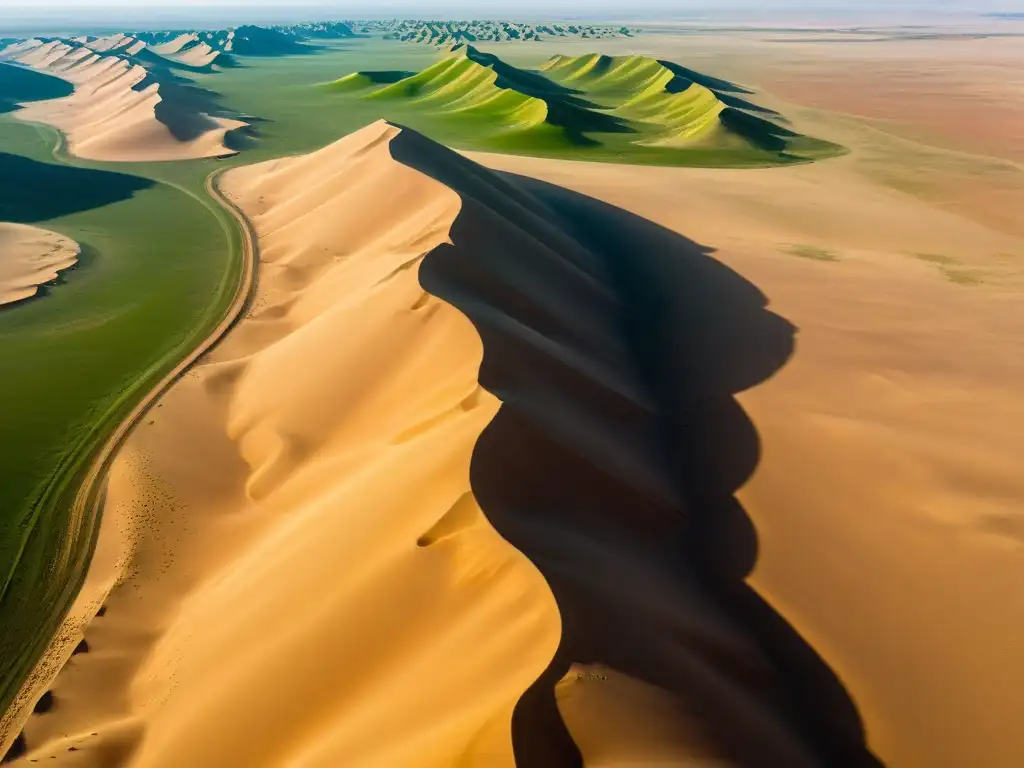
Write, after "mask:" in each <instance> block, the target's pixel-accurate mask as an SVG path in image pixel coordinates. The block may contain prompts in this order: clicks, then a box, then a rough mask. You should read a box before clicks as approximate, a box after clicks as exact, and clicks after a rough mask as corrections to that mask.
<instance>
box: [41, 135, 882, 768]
mask: <svg viewBox="0 0 1024 768" xmlns="http://www.w3.org/2000/svg"><path fill="white" fill-rule="evenodd" d="M223 189H224V191H225V193H226V194H227V195H228V196H229V198H230V199H231V200H233V201H234V202H235V203H236V204H237V205H238V206H239V208H240V209H241V210H242V211H243V212H244V213H245V214H246V216H247V217H248V218H249V220H250V221H251V222H252V225H253V227H254V229H255V232H256V234H257V235H258V238H259V243H260V251H261V255H260V263H261V272H260V279H259V288H258V292H257V294H256V297H255V299H254V301H253V304H252V307H251V310H250V312H249V314H248V315H247V316H246V317H245V319H244V320H243V321H242V322H241V323H240V324H239V325H238V326H237V327H236V329H235V330H234V331H233V332H232V334H231V335H230V336H229V337H228V338H227V339H226V340H225V342H224V343H223V344H222V345H221V346H219V347H218V348H217V349H216V350H214V351H213V353H212V354H210V355H209V356H207V357H206V358H205V359H204V360H203V362H202V363H201V364H199V365H198V366H197V367H196V368H194V369H193V371H192V372H191V373H190V374H189V375H188V376H187V377H185V378H184V379H183V380H182V381H181V382H179V383H178V384H177V385H176V386H175V387H174V388H173V389H172V390H171V392H170V393H169V394H168V395H167V396H166V397H165V398H164V399H163V401H162V404H161V406H160V407H159V408H157V409H156V410H155V411H154V412H153V413H152V416H151V418H150V420H149V421H147V422H146V423H145V424H144V425H142V426H140V427H139V428H138V430H137V431H136V432H135V433H134V435H133V436H132V437H131V439H130V440H129V441H128V443H127V444H126V447H125V449H124V451H123V453H122V454H121V456H120V458H119V459H118V461H117V462H116V464H115V466H114V469H113V472H112V476H111V480H110V487H109V492H108V496H107V504H106V509H105V513H104V521H103V530H102V532H101V536H100V542H99V545H98V553H97V557H96V559H95V561H94V564H93V568H92V570H91V571H90V575H89V582H88V583H87V585H86V590H85V594H86V595H87V597H89V596H94V597H93V598H92V599H94V600H95V602H96V604H97V605H99V604H100V603H103V605H104V606H105V608H106V610H105V611H104V615H103V616H102V617H97V618H96V619H95V620H94V621H93V622H92V623H91V624H90V625H89V626H88V627H87V628H86V629H85V632H84V636H85V640H86V641H87V644H88V648H89V649H90V652H89V653H88V654H81V655H79V656H76V657H75V658H73V659H72V660H71V661H70V662H69V664H70V666H72V667H73V672H74V674H62V675H60V676H58V678H57V680H56V684H55V685H54V687H53V689H52V692H53V695H54V697H55V699H56V701H58V702H66V703H65V704H64V706H59V707H57V708H56V709H55V710H54V711H53V712H52V713H48V714H46V715H45V716H43V717H38V718H32V719H31V720H30V722H29V724H28V727H27V728H26V730H25V744H26V745H27V750H28V753H27V756H28V757H30V758H31V759H42V758H50V757H51V756H55V757H56V758H57V761H56V762H55V763H54V764H56V765H61V764H62V758H64V757H65V755H66V752H67V751H68V749H69V748H70V747H74V748H75V752H74V760H75V761H76V762H75V765H87V766H101V765H102V766H113V765H117V766H120V765H132V766H146V767H147V768H150V767H156V768H159V767H161V766H168V767H171V766H173V767H175V768H177V767H178V766H182V765H190V766H224V765H246V766H254V767H256V766H264V765H265V766H268V768H269V766H276V765H282V764H299V765H310V766H406V765H410V766H411V765H415V766H417V767H419V766H422V767H423V768H432V767H434V766H436V768H448V767H449V766H453V765H459V766H465V767H466V768H473V767H477V768H501V767H502V766H505V767H506V768H512V766H516V765H518V766H520V767H521V768H523V767H525V766H529V767H530V768H533V767H534V766H544V765H558V766H563V765H564V766H573V765H586V766H606V767H611V766H632V765H637V764H639V762H641V761H643V762H645V764H666V765H669V764H671V765H680V764H695V763H696V764H703V765H717V766H736V767H737V768H738V767H739V766H755V765H764V766H778V765H786V766H789V767H790V768H800V767H801V766H807V767H808V768H810V767H811V766H817V765H821V764H824V763H823V762H822V757H821V755H820V754H819V753H818V747H817V745H814V744H812V743H811V741H810V740H808V739H806V738H805V737H806V735H807V734H806V732H804V731H802V729H801V727H798V726H797V725H796V724H795V719H794V718H793V712H792V701H790V699H789V698H788V691H787V689H786V686H785V681H784V680H783V678H782V677H781V675H780V674H779V672H780V671H779V670H778V669H776V668H775V666H774V664H773V661H772V660H771V659H770V658H769V657H767V656H765V655H764V654H763V653H762V652H761V650H760V649H759V648H758V646H757V644H756V643H755V642H754V641H753V640H752V639H751V638H750V637H749V636H748V635H747V634H746V632H745V631H744V630H743V629H742V628H741V627H738V626H737V625H736V624H735V623H734V622H733V620H732V619H730V618H729V617H728V616H727V615H726V613H725V612H723V611H722V610H721V609H720V608H719V607H718V606H717V605H716V604H715V601H714V600H713V599H711V597H710V596H709V595H708V594H706V593H705V591H704V589H703V585H702V583H701V582H700V581H699V579H698V578H697V577H696V576H695V574H694V573H693V572H692V571H691V570H690V568H689V567H688V565H687V563H686V562H685V561H684V559H683V555H684V551H685V550H684V548H683V547H682V546H681V545H680V541H681V540H682V539H683V538H684V536H685V529H684V522H685V519H686V510H685V505H684V502H683V501H682V496H681V494H680V489H679V487H678V486H677V483H676V481H675V479H674V478H673V475H672V473H671V471H670V469H669V466H668V464H669V462H668V460H667V457H666V456H665V455H664V453H663V449H664V446H663V442H662V440H661V437H660V432H659V430H660V425H659V419H660V418H661V416H660V414H659V408H658V401H657V399H656V398H655V397H654V393H652V392H651V391H649V389H648V387H647V385H646V384H645V378H644V376H643V375H641V371H640V370H639V368H638V362H637V357H636V356H635V355H636V350H635V349H633V348H632V342H631V335H630V332H628V331H627V329H628V327H629V321H628V320H627V317H626V309H625V300H624V298H623V295H622V291H623V290H624V288H623V281H624V279H625V278H624V276H623V274H621V273H620V271H619V270H620V269H621V265H617V264H614V263H611V262H610V261H609V260H608V259H607V258H606V255H605V254H603V252H601V251H600V249H596V248H593V247H591V246H589V245H587V242H588V240H587V239H586V238H581V237H580V236H579V233H578V232H577V231H576V229H575V227H574V226H572V224H571V223H570V221H569V220H567V219H565V218H563V216H562V214H560V213H558V212H557V210H556V209H555V208H553V207H549V205H548V204H547V203H545V202H541V199H540V198H538V197H535V196H534V195H532V194H531V193H529V192H527V191H526V189H525V188H524V187H522V186H520V185H518V184H516V183H513V182H512V181H510V180H509V179H507V178H505V177H502V176H500V175H497V174H495V173H493V172H491V171H488V170H486V169H484V168H482V167H481V166H478V165H476V164H475V163H473V162H472V161H470V160H468V159H466V158H463V157H461V156H459V155H457V154H456V153H454V152H452V151H451V150H448V149H445V148H444V147H442V146H440V145H438V144H436V143H434V142H432V141H430V140H429V139H426V138H425V137H423V136H421V135H419V134H416V133H415V132H412V131H409V130H406V129H400V128H398V127H396V126H393V125H390V124H388V123H384V122H378V123H374V124H373V125H370V126H368V127H366V128H364V129H362V130H360V131H358V132H356V133H354V134H352V135H350V136H348V137H345V138H344V139H342V140H340V141H338V142H336V143H335V144H332V145H330V146H328V147H326V148H324V149H322V150H320V151H318V152H315V153H312V154H310V155H306V156H298V157H291V158H285V159H280V160H274V161H270V162H266V163H262V164H259V165H255V166H250V167H246V168H240V169H236V170H233V171H231V172H229V173H228V174H227V175H226V176H225V177H224V183H223ZM620 234H621V235H622V236H623V237H629V236H630V232H629V231H625V230H624V231H623V232H622V233H620ZM751 298H752V300H753V301H754V303H755V304H756V306H755V307H754V310H753V311H757V312H764V306H763V303H762V299H761V297H759V295H758V294H757V292H756V291H753V293H752V297H751ZM112 585H113V586H112ZM111 587H112V588H111ZM78 702H83V704H81V705H79V704H77V703H78ZM845 746H850V751H849V752H848V754H847V756H848V757H849V759H848V760H846V761H844V762H841V763H838V762H837V763H834V764H836V765H839V764H842V765H858V766H867V765H870V764H871V763H870V762H868V761H863V762H859V763H856V762H854V759H853V755H854V753H855V751H856V744H853V745H844V748H845ZM837 754H838V753H837Z"/></svg>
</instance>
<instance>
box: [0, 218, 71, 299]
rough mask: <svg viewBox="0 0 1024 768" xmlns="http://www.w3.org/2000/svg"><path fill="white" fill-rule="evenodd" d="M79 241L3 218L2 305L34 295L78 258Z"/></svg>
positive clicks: (0, 256)
mask: <svg viewBox="0 0 1024 768" xmlns="http://www.w3.org/2000/svg"><path fill="white" fill-rule="evenodd" d="M79 252H80V249H79V247H78V244H77V243H76V242H75V241H74V240H71V239H70V238H67V237H64V235H58V234H57V233H56V232H50V231H48V230H45V229H40V228H39V227H32V226H29V225H27V224H12V223H8V222H0V305H3V304H10V303H12V302H15V301H21V300H22V299H27V298H29V297H31V296H35V295H36V292H37V291H38V290H39V286H41V285H42V284H43V283H48V282H49V281H51V280H54V279H56V278H57V275H58V273H59V272H60V271H61V270H64V269H67V268H69V267H71V266H74V265H75V264H76V263H77V262H78V255H79Z"/></svg>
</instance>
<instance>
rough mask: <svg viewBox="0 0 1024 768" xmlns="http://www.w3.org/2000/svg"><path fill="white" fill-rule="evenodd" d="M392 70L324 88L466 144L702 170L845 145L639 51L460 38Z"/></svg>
mask: <svg viewBox="0 0 1024 768" xmlns="http://www.w3.org/2000/svg"><path fill="white" fill-rule="evenodd" d="M397 74H398V71H397V70H387V71H380V72H374V71H366V70H364V71H360V72H355V73H352V74H349V75H347V76H345V77H342V78H341V79H339V80H336V81H334V82H332V83H330V84H328V85H326V86H325V87H324V88H325V90H330V91H332V92H335V93H341V94H345V95H347V96H349V97H355V98H360V99H363V100H367V101H372V102H377V103H380V104H381V106H380V108H379V116H380V117H386V118H389V119H393V120H397V121H399V122H401V121H404V120H409V119H410V118H412V119H413V120H415V121H416V122H419V123H421V124H426V126H427V127H428V132H431V131H430V129H433V132H436V131H437V129H438V128H440V130H442V131H444V130H445V129H447V130H448V131H458V132H459V135H460V138H461V141H460V143H461V144H463V145H464V146H466V147H467V148H470V149H483V150H493V151H506V152H514V153H521V154H537V155H550V156H560V157H574V158H577V159H592V160H599V161H611V162H631V163H647V164H659V165H707V166H720V165H724V166H733V165H750V166H756V165H773V164H786V163H795V162H806V161H808V160H813V159H818V158H821V157H828V156H832V155H835V154H837V153H839V152H841V151H842V150H841V148H840V147H837V146H836V145H834V144H830V143H828V142H824V141H819V140H817V139H812V138H809V137H806V136H802V135H800V134H797V133H795V132H793V131H791V130H789V129H788V128H786V127H784V126H782V125H780V124H779V123H778V122H777V120H778V119H779V116H778V115H776V114H775V113H774V112H771V111H770V110H766V109H764V108H763V107H759V106H757V105H756V104H754V103H752V102H750V101H747V100H745V99H743V98H742V97H741V96H740V95H739V94H743V93H745V91H743V89H741V88H739V87H738V86H735V85H732V84H731V83H727V82H726V81H723V80H718V79H716V78H713V77H708V76H704V75H700V74H699V73H696V72H693V71H692V70H689V69H686V68H685V67H682V66H680V65H677V64H674V63H672V62H665V61H659V60H656V59H653V58H649V57H646V56H604V55H601V54H596V53H595V54H587V55H584V56H575V57H569V56H554V57H552V58H551V59H549V60H548V61H547V62H545V63H544V64H542V65H541V66H540V67H539V68H538V69H527V68H523V67H516V66H513V65H512V64H509V63H508V62H506V61H504V60H502V59H501V58H499V57H498V56H496V55H494V54H492V53H486V52H483V51H480V50H478V49H477V48H475V47H473V46H472V45H461V44H460V45H459V46H458V48H457V49H456V50H454V51H453V52H452V53H450V54H449V55H447V56H445V57H444V58H443V59H441V60H440V61H438V62H436V63H434V64H432V65H431V66H428V67H426V68H424V69H423V70H421V71H419V72H417V73H415V74H412V75H409V76H407V77H401V78H397V79H396V77H397ZM413 127H420V126H419V125H414V126H413Z"/></svg>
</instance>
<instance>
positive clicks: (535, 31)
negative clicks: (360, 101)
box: [349, 20, 639, 46]
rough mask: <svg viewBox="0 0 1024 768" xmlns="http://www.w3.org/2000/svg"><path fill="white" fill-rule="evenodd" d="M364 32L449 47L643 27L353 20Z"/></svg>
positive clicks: (628, 33) (602, 34)
mask: <svg viewBox="0 0 1024 768" xmlns="http://www.w3.org/2000/svg"><path fill="white" fill-rule="evenodd" d="M349 24H350V26H352V27H353V28H355V29H358V30H360V31H361V32H364V33H370V34H373V33H376V34H381V35H383V37H384V38H385V39H387V40H400V41H402V42H412V43H426V44H429V45H437V46H445V45H451V44H453V43H460V42H468V43H478V42H530V41H534V42H536V41H539V40H544V39H549V38H563V37H580V38H590V39H602V38H611V37H632V36H633V35H634V34H635V33H636V32H638V31H639V30H635V29H633V30H631V29H629V28H628V27H624V26H607V25H600V24H598V25H595V24H524V23H521V22H514V21H492V20H488V21H408V20H407V21H398V20H392V21H352V22H349Z"/></svg>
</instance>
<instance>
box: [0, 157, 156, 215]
mask: <svg viewBox="0 0 1024 768" xmlns="http://www.w3.org/2000/svg"><path fill="white" fill-rule="evenodd" d="M155 183H156V182H154V181H152V180H150V179H146V178H143V177H141V176H132V175H129V174H127V173H118V172H116V171H101V170H97V169H93V168H80V167H77V166H72V165H64V164H63V163H44V162H40V161H39V160H33V159H31V158H28V157H24V156H22V155H12V154H8V153H6V152H0V221H14V222H18V223H21V224H32V223H34V222H38V221H47V220H49V219H53V218H56V217H58V216H65V215H67V214H69V213H78V212H79V211H88V210H91V209H93V208H100V207H101V206H104V205H110V204H111V203H116V202H119V201H121V200H127V199H128V198H130V197H132V196H133V195H134V194H135V193H136V192H139V191H141V190H143V189H147V188H149V187H152V186H153V185H154V184H155Z"/></svg>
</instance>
